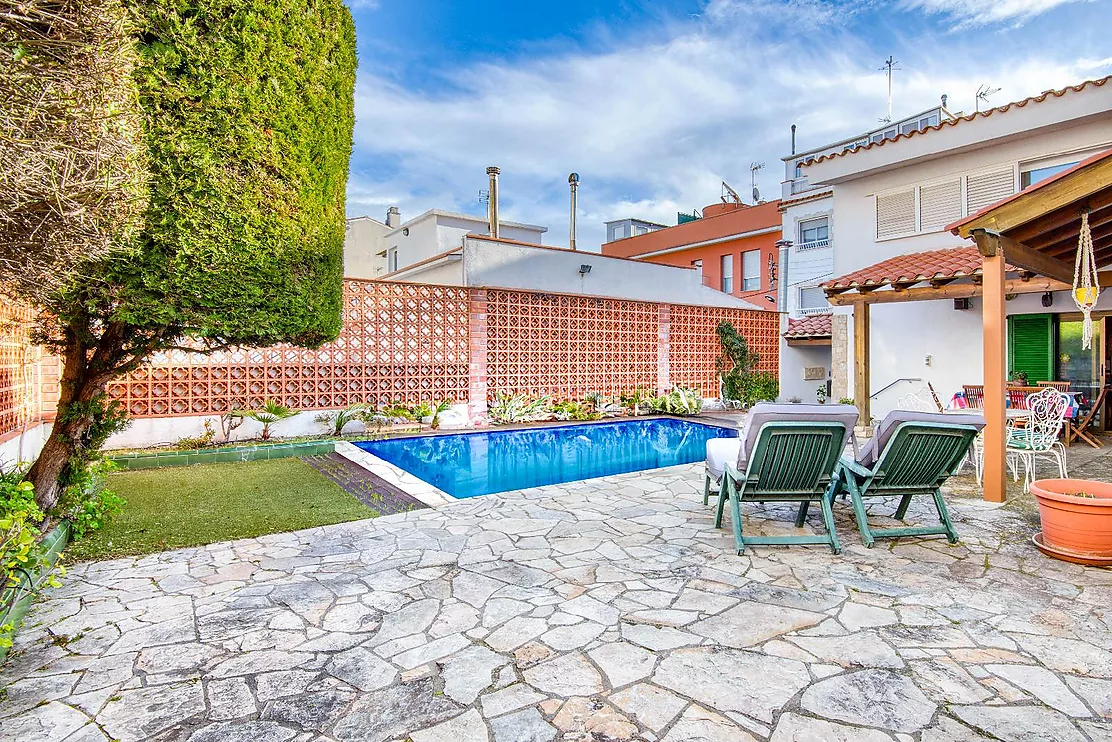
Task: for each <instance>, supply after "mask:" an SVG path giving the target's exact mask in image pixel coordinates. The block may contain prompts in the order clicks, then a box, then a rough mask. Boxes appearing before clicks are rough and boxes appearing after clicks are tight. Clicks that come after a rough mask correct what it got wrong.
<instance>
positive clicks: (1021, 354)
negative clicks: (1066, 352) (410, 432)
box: [1008, 314, 1054, 385]
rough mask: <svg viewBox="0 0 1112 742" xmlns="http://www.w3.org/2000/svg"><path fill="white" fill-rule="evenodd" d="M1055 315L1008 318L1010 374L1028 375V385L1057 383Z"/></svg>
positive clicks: (1022, 315)
mask: <svg viewBox="0 0 1112 742" xmlns="http://www.w3.org/2000/svg"><path fill="white" fill-rule="evenodd" d="M1053 322H1054V315H1053V314H1020V315H1016V316H1014V317H1009V318H1008V371H1009V372H1015V371H1026V372H1027V381H1028V382H1029V383H1030V384H1032V385H1033V384H1035V383H1036V382H1039V381H1053V380H1054V332H1053V330H1054V327H1053Z"/></svg>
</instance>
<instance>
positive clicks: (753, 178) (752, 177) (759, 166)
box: [749, 162, 765, 204]
mask: <svg viewBox="0 0 1112 742" xmlns="http://www.w3.org/2000/svg"><path fill="white" fill-rule="evenodd" d="M764 166H765V164H764V163H763V162H753V163H750V165H749V183H750V185H752V186H753V203H755V204H759V203H760V202H761V192H760V191H759V190H757V173H759V172H760V171H761V170H764Z"/></svg>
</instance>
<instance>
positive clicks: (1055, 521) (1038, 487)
mask: <svg viewBox="0 0 1112 742" xmlns="http://www.w3.org/2000/svg"><path fill="white" fill-rule="evenodd" d="M1075 492H1085V493H1088V494H1090V495H1093V497H1077V496H1076V495H1074V494H1072V493H1075ZM1031 493H1032V494H1034V495H1035V499H1036V500H1037V501H1038V503H1039V518H1040V520H1041V521H1042V533H1041V534H1038V535H1037V536H1036V538H1035V543H1036V544H1037V545H1038V546H1039V548H1040V549H1042V550H1043V551H1044V552H1046V553H1048V554H1049V555H1050V556H1054V557H1057V558H1059V559H1066V560H1067V561H1071V562H1078V563H1081V564H1100V565H1108V564H1112V484H1108V483H1106V482H1093V481H1090V480H1087V479H1039V480H1037V481H1035V482H1033V483H1032V484H1031Z"/></svg>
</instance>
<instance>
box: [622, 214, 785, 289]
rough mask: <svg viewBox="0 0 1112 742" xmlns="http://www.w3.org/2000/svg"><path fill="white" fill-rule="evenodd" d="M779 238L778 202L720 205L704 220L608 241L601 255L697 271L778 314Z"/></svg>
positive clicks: (710, 282)
mask: <svg viewBox="0 0 1112 742" xmlns="http://www.w3.org/2000/svg"><path fill="white" fill-rule="evenodd" d="M780 238H781V214H780V202H779V201H770V202H766V203H761V204H757V205H755V206H747V205H745V204H733V203H729V204H727V203H718V204H712V205H710V206H707V207H706V208H705V209H703V216H702V218H701V219H696V220H694V221H690V222H686V223H684V224H677V225H676V226H674V227H665V228H663V229H656V230H654V231H651V232H646V233H644V234H639V235H636V236H633V237H626V238H623V239H619V240H613V241H611V242H606V243H604V244H603V245H602V254H603V255H613V256H616V257H621V258H638V259H640V260H646V261H650V262H653V263H664V264H666V265H676V266H682V267H685V268H691V267H694V268H698V269H700V270H701V272H702V276H703V283H704V284H706V285H707V286H710V287H711V288H715V289H718V290H719V291H724V292H726V293H727V294H731V295H732V296H736V297H738V298H739V299H746V300H747V301H749V302H752V303H753V304H756V305H757V306H760V307H763V308H766V309H775V308H776V291H775V273H776V261H777V259H778V252H779V251H778V248H777V246H776V243H777V242H778V241H779V240H780Z"/></svg>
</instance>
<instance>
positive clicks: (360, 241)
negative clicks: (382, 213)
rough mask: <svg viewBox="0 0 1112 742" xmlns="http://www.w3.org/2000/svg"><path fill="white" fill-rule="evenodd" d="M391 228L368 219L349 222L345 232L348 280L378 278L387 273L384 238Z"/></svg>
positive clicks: (346, 273) (345, 273)
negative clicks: (383, 254) (381, 254)
mask: <svg viewBox="0 0 1112 742" xmlns="http://www.w3.org/2000/svg"><path fill="white" fill-rule="evenodd" d="M390 229H391V228H390V227H387V226H386V225H385V224H383V223H381V222H378V221H375V220H374V219H370V218H367V217H357V218H354V219H348V220H347V229H346V231H345V232H344V276H345V277H346V278H378V277H379V276H381V275H383V274H384V273H386V257H385V256H380V255H379V253H380V252H382V251H384V250H385V249H386V242H385V240H384V239H383V237H384V236H385V235H386V233H387V232H389V231H390Z"/></svg>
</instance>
